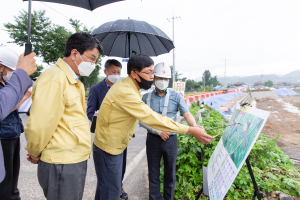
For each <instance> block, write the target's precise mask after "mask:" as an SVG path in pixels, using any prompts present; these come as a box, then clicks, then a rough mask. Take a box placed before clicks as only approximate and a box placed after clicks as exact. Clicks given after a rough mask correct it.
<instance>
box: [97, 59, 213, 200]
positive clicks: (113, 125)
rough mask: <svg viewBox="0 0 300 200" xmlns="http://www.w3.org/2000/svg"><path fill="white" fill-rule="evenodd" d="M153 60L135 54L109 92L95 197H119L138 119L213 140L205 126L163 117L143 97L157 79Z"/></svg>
mask: <svg viewBox="0 0 300 200" xmlns="http://www.w3.org/2000/svg"><path fill="white" fill-rule="evenodd" d="M153 65H154V62H153V60H152V59H151V58H150V57H148V56H146V55H142V54H137V55H134V56H132V57H131V58H130V59H129V61H128V64H127V74H128V75H129V76H128V77H127V78H125V79H122V80H120V81H118V82H117V83H115V85H114V87H112V88H111V89H110V90H109V91H108V93H107V94H106V96H105V98H104V100H103V102H102V105H101V107H100V110H99V114H98V117H97V125H96V131H95V135H94V145H93V154H94V157H97V158H98V159H97V160H94V162H95V170H96V174H97V179H98V185H97V191H96V196H95V199H97V200H99V199H101V200H119V198H120V196H119V194H120V192H121V190H120V184H121V178H122V162H123V155H122V154H123V151H124V149H125V148H126V147H127V146H128V143H129V141H130V140H131V138H132V136H133V133H134V131H135V127H136V125H137V122H138V120H140V121H142V122H143V123H145V124H147V125H148V126H150V127H153V128H155V129H159V130H162V131H166V132H173V133H179V134H190V135H193V136H194V137H195V138H196V139H197V140H198V141H199V142H201V143H203V144H207V143H210V142H211V141H212V140H213V137H211V136H209V135H208V134H207V133H206V132H205V130H204V128H203V127H200V126H199V127H198V126H197V127H188V126H185V125H182V124H179V123H176V122H174V121H173V120H171V119H169V118H168V117H162V116H161V115H159V114H157V113H156V112H155V111H153V110H151V108H150V107H149V106H147V105H146V104H145V103H144V102H143V101H142V100H141V97H142V96H141V95H140V89H149V88H150V87H151V85H152V83H153V78H154V66H153Z"/></svg>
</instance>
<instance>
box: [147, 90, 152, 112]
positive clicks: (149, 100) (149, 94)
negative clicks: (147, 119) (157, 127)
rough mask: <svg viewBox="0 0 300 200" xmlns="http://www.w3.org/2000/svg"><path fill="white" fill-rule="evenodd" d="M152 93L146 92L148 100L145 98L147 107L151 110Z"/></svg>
mask: <svg viewBox="0 0 300 200" xmlns="http://www.w3.org/2000/svg"><path fill="white" fill-rule="evenodd" d="M152 92H153V90H152V91H150V92H148V98H147V105H148V106H149V107H150V108H151V106H150V102H151V95H152Z"/></svg>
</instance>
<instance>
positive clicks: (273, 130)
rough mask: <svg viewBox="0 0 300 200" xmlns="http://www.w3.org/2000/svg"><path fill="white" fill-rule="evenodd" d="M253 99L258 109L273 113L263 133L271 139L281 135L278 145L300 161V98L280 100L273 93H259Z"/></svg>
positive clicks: (291, 97)
mask: <svg viewBox="0 0 300 200" xmlns="http://www.w3.org/2000/svg"><path fill="white" fill-rule="evenodd" d="M275 94H276V93H275ZM253 97H254V98H255V99H256V101H257V108H259V109H262V110H266V111H270V112H271V114H270V117H269V118H268V121H267V122H266V124H265V126H264V128H263V130H262V133H264V134H266V135H269V136H271V137H276V136H277V135H278V134H279V135H280V137H279V140H278V142H277V145H278V146H279V147H281V148H282V150H283V151H284V152H285V153H286V154H288V155H289V156H290V157H291V158H293V159H295V160H300V96H287V97H283V98H280V97H278V96H277V95H276V96H275V95H274V93H273V92H266V93H264V92H259V93H255V95H253ZM287 106H289V107H287Z"/></svg>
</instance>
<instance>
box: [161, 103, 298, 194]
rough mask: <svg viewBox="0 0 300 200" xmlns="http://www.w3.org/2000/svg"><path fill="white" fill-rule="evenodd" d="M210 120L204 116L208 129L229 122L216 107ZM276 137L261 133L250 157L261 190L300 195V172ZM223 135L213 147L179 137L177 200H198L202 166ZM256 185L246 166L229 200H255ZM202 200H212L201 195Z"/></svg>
mask: <svg viewBox="0 0 300 200" xmlns="http://www.w3.org/2000/svg"><path fill="white" fill-rule="evenodd" d="M198 110H199V107H198V106H197V105H196V104H193V105H192V106H191V107H190V112H191V113H192V115H193V116H195V115H196V114H197V112H198ZM206 110H209V111H210V116H209V117H203V123H202V124H201V125H203V126H204V128H205V129H210V128H216V127H220V126H225V125H226V124H227V122H226V121H225V120H224V119H223V117H222V116H221V115H220V114H219V113H218V112H217V111H215V110H214V109H213V108H210V107H207V106H206ZM223 131H224V129H217V130H212V131H208V132H207V133H208V134H210V135H216V134H219V133H222V132H223ZM278 137H279V136H277V137H276V138H269V137H268V136H265V135H263V134H260V136H259V138H258V140H257V141H256V143H255V145H254V147H253V149H252V151H251V153H250V155H249V161H250V164H251V166H252V170H253V172H254V176H255V179H256V182H257V184H258V187H259V189H260V190H261V191H263V192H271V191H282V192H284V193H286V194H289V195H293V196H297V197H299V196H300V173H299V171H298V169H297V167H295V166H294V162H293V161H292V160H291V159H290V158H289V157H288V156H287V155H286V154H285V153H284V152H282V151H281V150H280V148H279V147H277V145H276V142H277V140H278ZM220 138H221V136H218V137H216V139H214V140H213V141H212V142H211V143H210V144H207V145H203V144H201V143H199V142H198V141H197V140H196V139H195V138H193V137H192V136H190V135H178V157H177V163H176V169H177V172H176V185H175V199H180V200H187V199H191V200H195V199H196V196H197V194H199V191H200V189H201V188H202V180H203V177H202V166H203V165H204V166H207V164H208V161H209V158H210V156H211V155H212V153H213V152H214V150H215V148H216V146H217V144H218V142H219V140H220ZM160 171H161V176H160V177H161V192H163V184H162V183H163V162H161V170H160ZM253 193H254V189H253V184H252V181H251V177H250V174H249V171H248V168H247V166H246V164H244V165H243V167H242V168H241V170H240V172H239V174H238V175H237V177H236V179H235V181H234V183H233V184H232V186H231V188H230V189H229V191H228V193H227V195H226V197H225V198H226V199H252V196H253ZM200 199H208V197H207V196H205V195H203V194H202V195H201V198H200Z"/></svg>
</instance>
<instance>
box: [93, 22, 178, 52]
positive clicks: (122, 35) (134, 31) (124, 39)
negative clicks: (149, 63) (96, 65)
mask: <svg viewBox="0 0 300 200" xmlns="http://www.w3.org/2000/svg"><path fill="white" fill-rule="evenodd" d="M91 34H92V35H95V36H96V38H97V39H98V40H99V41H100V42H101V44H102V46H103V48H104V54H105V55H107V56H116V57H122V58H129V57H130V56H131V55H132V53H135V54H138V53H141V54H145V55H148V56H158V55H160V54H164V53H168V52H170V51H171V50H172V49H173V48H174V45H173V42H172V40H171V39H170V38H169V37H168V36H167V35H166V34H165V33H164V32H163V31H162V30H160V29H159V28H157V27H156V26H153V25H151V24H148V23H147V22H144V21H137V20H132V19H120V20H117V21H113V22H106V23H105V24H102V25H101V26H99V27H98V28H97V29H96V30H94V31H93V32H92V33H91ZM129 52H130V55H129Z"/></svg>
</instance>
